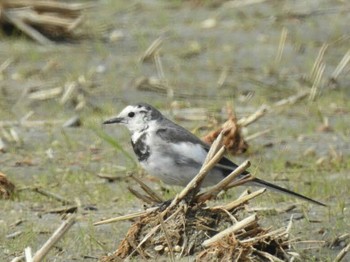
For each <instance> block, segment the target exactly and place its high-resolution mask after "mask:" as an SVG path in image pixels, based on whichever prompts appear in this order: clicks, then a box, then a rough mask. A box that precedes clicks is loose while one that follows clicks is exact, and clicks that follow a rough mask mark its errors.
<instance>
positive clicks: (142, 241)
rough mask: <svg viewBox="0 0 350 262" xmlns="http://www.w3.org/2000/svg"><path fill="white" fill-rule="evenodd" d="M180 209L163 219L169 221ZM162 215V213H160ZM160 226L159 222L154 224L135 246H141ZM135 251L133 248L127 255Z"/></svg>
mask: <svg viewBox="0 0 350 262" xmlns="http://www.w3.org/2000/svg"><path fill="white" fill-rule="evenodd" d="M180 211H182V209H181V208H178V209H177V210H176V211H175V212H174V213H172V214H171V215H170V216H169V217H168V218H167V219H165V222H167V221H169V220H170V219H172V218H173V217H174V216H176V215H177V214H178V213H179V212H180ZM161 215H162V214H161ZM159 228H160V224H158V225H156V226H155V227H154V228H152V229H151V230H150V231H149V232H148V234H147V235H146V236H145V237H144V238H143V239H142V240H141V241H140V243H139V244H138V246H137V247H141V246H142V245H143V243H145V242H146V241H147V240H148V239H149V238H150V237H151V236H152V235H153V234H155V233H156V232H157V230H158V229H159ZM134 252H135V250H134V251H133V252H131V253H130V255H129V256H128V257H131V256H132V255H133V253H134Z"/></svg>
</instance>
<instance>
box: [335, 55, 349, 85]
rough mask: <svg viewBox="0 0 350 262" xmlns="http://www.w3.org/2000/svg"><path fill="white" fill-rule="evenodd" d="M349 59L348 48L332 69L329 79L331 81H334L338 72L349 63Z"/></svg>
mask: <svg viewBox="0 0 350 262" xmlns="http://www.w3.org/2000/svg"><path fill="white" fill-rule="evenodd" d="M349 61H350V50H348V51H347V52H346V53H345V55H344V56H343V58H342V60H341V61H340V62H339V64H338V65H337V67H336V68H335V69H334V72H333V73H332V75H331V80H332V81H336V79H337V78H338V76H339V75H340V73H341V72H342V71H343V70H344V68H345V67H346V65H347V64H348V63H349Z"/></svg>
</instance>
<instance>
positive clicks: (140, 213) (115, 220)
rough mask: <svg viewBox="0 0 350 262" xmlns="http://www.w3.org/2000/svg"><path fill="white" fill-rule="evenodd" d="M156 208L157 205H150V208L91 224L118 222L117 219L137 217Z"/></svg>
mask: <svg viewBox="0 0 350 262" xmlns="http://www.w3.org/2000/svg"><path fill="white" fill-rule="evenodd" d="M157 209H158V207H151V208H148V209H146V210H145V211H141V212H136V213H132V214H128V215H124V216H119V217H114V218H109V219H105V220H102V221H99V222H95V223H94V224H93V225H94V226H99V225H105V224H110V223H114V222H118V221H123V220H129V219H133V218H137V217H140V216H144V215H148V214H149V213H152V212H154V211H156V210H157Z"/></svg>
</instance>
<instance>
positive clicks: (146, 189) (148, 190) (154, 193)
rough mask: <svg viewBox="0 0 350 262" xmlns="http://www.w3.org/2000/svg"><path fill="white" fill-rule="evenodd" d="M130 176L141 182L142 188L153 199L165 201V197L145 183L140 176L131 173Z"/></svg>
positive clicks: (157, 201) (158, 201) (159, 201)
mask: <svg viewBox="0 0 350 262" xmlns="http://www.w3.org/2000/svg"><path fill="white" fill-rule="evenodd" d="M130 177H131V178H132V179H134V180H135V181H136V182H137V183H139V184H140V186H141V188H142V189H143V190H144V191H145V192H146V193H147V194H148V195H149V196H150V197H151V198H152V199H153V201H154V202H156V203H161V202H164V199H163V198H162V197H161V196H159V195H158V194H157V193H156V192H154V191H153V190H152V189H151V188H150V187H149V186H147V185H146V184H145V183H143V182H142V181H141V180H140V179H139V178H138V177H135V176H133V175H131V176H130Z"/></svg>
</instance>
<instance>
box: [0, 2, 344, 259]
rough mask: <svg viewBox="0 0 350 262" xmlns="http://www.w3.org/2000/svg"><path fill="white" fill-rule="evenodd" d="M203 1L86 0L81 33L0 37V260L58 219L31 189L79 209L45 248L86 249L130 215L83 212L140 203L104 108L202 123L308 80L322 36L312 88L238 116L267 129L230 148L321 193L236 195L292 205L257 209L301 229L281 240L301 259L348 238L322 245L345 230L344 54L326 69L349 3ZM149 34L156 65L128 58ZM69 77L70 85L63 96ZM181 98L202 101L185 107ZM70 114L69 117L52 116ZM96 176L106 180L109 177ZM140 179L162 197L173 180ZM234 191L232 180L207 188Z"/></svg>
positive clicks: (288, 92)
mask: <svg viewBox="0 0 350 262" xmlns="http://www.w3.org/2000/svg"><path fill="white" fill-rule="evenodd" d="M203 2H205V3H202V1H190V2H187V1H168V2H165V1H99V2H97V4H96V7H95V8H94V9H92V10H90V11H88V12H87V14H86V20H85V23H84V25H83V27H82V28H81V30H82V32H84V34H85V37H84V38H83V39H82V40H80V41H74V42H63V43H58V44H56V45H53V46H41V45H39V44H37V43H35V42H32V41H31V40H29V39H27V38H26V37H24V36H18V35H16V36H11V37H8V36H5V35H2V36H1V42H0V64H2V65H4V64H5V63H8V66H2V67H1V68H2V70H1V71H0V79H1V81H0V137H1V138H2V141H3V142H4V144H5V147H4V148H3V149H2V150H1V151H0V172H2V173H4V174H6V175H7V176H8V178H9V179H10V180H11V181H12V182H13V183H14V184H15V185H16V187H17V189H20V191H18V192H17V193H16V195H15V196H14V198H13V199H11V200H0V208H1V209H0V210H1V212H0V260H1V261H9V260H11V259H12V258H14V257H15V256H18V255H21V254H22V252H23V250H24V248H25V247H27V246H30V247H31V248H32V250H33V251H35V250H37V249H38V248H39V247H40V246H41V245H42V244H43V243H44V242H45V241H46V239H47V238H48V237H49V236H50V234H51V233H52V232H53V231H54V230H55V229H56V228H57V227H58V226H59V225H60V223H61V221H62V220H61V215H60V214H57V213H55V212H53V211H54V210H55V209H57V208H62V207H64V206H65V205H64V204H62V202H60V201H57V199H53V198H50V197H47V196H43V195H41V194H38V193H37V192H34V191H33V188H40V189H43V190H45V191H47V192H51V193H54V194H57V195H59V196H61V197H63V198H64V199H66V200H69V201H70V202H71V204H72V205H75V204H76V203H79V204H80V205H81V209H80V211H79V212H80V219H79V222H78V223H77V224H76V225H74V227H73V228H72V229H71V230H70V231H69V232H68V233H67V234H66V235H65V237H64V238H63V239H62V240H61V241H60V242H59V243H58V244H57V246H56V247H55V248H54V249H53V250H52V251H51V252H50V254H49V257H48V259H47V261H73V260H78V261H82V260H86V261H88V260H96V259H97V258H99V257H100V256H102V255H105V254H107V253H109V252H112V251H114V250H115V248H116V246H117V244H118V243H119V241H120V240H121V239H122V238H123V236H124V233H125V232H126V230H127V228H128V226H129V225H130V223H129V222H121V223H117V224H110V225H104V226H99V227H94V226H93V225H92V224H93V223H94V222H96V221H99V220H102V219H105V218H109V217H113V216H117V215H121V214H125V213H129V212H133V211H137V210H140V209H141V208H142V203H141V202H140V201H139V200H137V199H136V198H135V197H134V196H132V195H131V194H130V193H129V191H128V190H127V186H129V185H134V184H135V182H133V181H131V180H129V179H127V178H126V174H127V173H134V174H138V175H140V176H141V175H143V176H144V175H145V174H143V172H142V170H141V169H140V168H139V167H138V166H137V164H136V162H135V157H134V155H133V153H132V149H131V146H130V144H129V137H128V133H127V131H126V130H125V129H124V128H122V127H117V126H109V127H103V126H102V125H101V123H102V121H103V120H104V119H106V118H108V117H110V116H112V115H115V114H116V113H117V112H119V111H120V110H121V109H122V108H123V107H124V106H125V105H127V104H129V103H135V102H139V101H144V102H148V103H151V104H153V105H154V106H156V107H158V108H159V109H160V110H162V111H163V112H165V113H166V114H167V116H169V117H170V118H172V119H175V120H176V121H177V122H178V123H180V124H181V125H184V126H186V127H187V128H189V129H190V130H193V131H195V132H196V134H197V135H203V134H205V133H206V132H207V131H208V130H205V129H203V128H200V127H203V126H207V125H209V124H212V123H213V119H219V120H220V119H221V120H222V121H223V120H225V117H226V114H225V108H226V105H227V103H229V104H231V105H233V106H234V108H235V111H236V113H237V116H238V118H241V117H245V116H248V115H249V114H251V113H253V112H254V111H256V110H257V109H258V108H260V107H261V106H262V105H263V104H265V105H268V106H271V105H273V104H274V103H275V102H276V101H279V100H280V99H283V98H286V97H289V96H292V95H294V94H297V93H299V92H305V91H309V90H311V88H312V86H313V83H314V80H313V79H312V77H310V75H311V72H312V68H313V66H314V64H315V61H316V58H317V55H318V53H319V51H320V49H321V47H322V46H323V45H324V44H328V47H327V49H326V51H325V54H324V57H323V59H322V62H323V63H324V64H325V70H324V72H323V74H322V75H321V81H320V83H319V85H318V87H319V88H318V89H317V93H316V97H315V99H314V100H313V101H310V100H309V99H308V96H307V97H306V98H305V99H302V100H300V101H298V102H297V103H295V104H294V105H287V106H283V107H278V108H275V107H274V108H273V110H271V111H270V112H269V113H268V114H266V115H265V116H264V117H263V118H261V119H260V120H259V121H257V122H256V123H254V124H252V125H250V126H248V127H247V128H246V129H244V134H245V135H246V136H249V135H251V134H254V133H256V132H259V131H262V130H266V129H268V128H269V129H271V131H270V132H269V133H267V134H265V135H263V136H260V137H258V138H256V139H253V140H251V141H249V145H250V148H249V150H248V152H246V153H245V154H243V155H240V156H237V157H233V159H234V160H235V161H236V162H238V163H241V162H243V161H244V160H245V159H250V160H251V162H252V167H251V168H250V170H251V171H252V172H253V173H254V174H256V175H257V176H258V177H260V178H264V179H266V180H270V181H275V182H276V183H278V184H280V185H283V186H285V187H288V188H290V189H293V190H295V191H297V192H299V193H302V194H305V195H308V196H310V197H312V198H315V199H317V200H319V201H322V202H325V203H327V204H328V205H329V207H327V208H323V207H318V206H314V205H311V204H308V203H305V202H302V201H300V200H297V199H294V198H291V197H288V196H283V195H280V194H276V193H266V194H264V195H263V196H262V197H260V198H258V199H255V200H254V201H252V202H251V203H250V205H249V206H250V207H251V208H253V207H259V208H260V207H269V208H271V207H276V208H279V207H287V206H289V205H291V204H296V205H297V207H296V208H295V209H293V210H291V211H289V212H287V213H283V214H276V213H275V212H272V211H270V212H259V215H260V217H261V219H262V221H263V222H264V224H266V226H272V227H273V228H275V227H277V226H282V225H286V224H287V223H288V221H289V219H290V217H291V215H293V216H294V219H295V221H294V224H293V229H292V235H291V239H294V240H299V241H301V242H297V243H296V244H295V245H294V247H295V250H296V252H299V253H300V254H301V256H302V260H303V261H331V260H332V259H333V258H334V257H335V256H336V254H337V253H338V252H339V251H340V249H341V248H342V247H343V246H344V245H345V243H346V241H348V242H349V239H347V240H346V239H345V241H340V242H339V243H335V244H334V245H331V246H329V245H327V243H328V242H330V241H332V240H334V239H335V237H337V236H340V235H343V234H346V233H350V231H349V228H350V220H349V217H350V212H349V206H350V195H349V191H350V178H349V171H350V157H349V155H350V146H349V142H350V138H349V137H350V120H349V119H350V102H349V101H350V99H349V97H350V88H349V86H350V66H349V65H347V66H346V67H345V68H344V70H342V71H341V72H340V74H339V76H337V78H336V81H330V79H331V77H332V74H333V72H334V70H335V69H336V67H337V65H338V64H339V62H340V61H341V60H342V58H343V56H344V55H345V54H346V52H347V51H348V50H349V47H350V27H349V21H350V14H349V10H350V6H349V3H347V2H346V1H301V0H300V1H261V2H257V3H255V4H247V5H237V3H243V1H232V2H224V3H217V4H212V3H211V2H210V1H203ZM217 2H219V1H217ZM284 34H285V36H286V37H285V43H284V45H282V46H283V48H280V53H279V46H281V45H280V42H281V40H280V39H281V36H283V35H284ZM160 36H162V37H163V44H162V48H161V50H160V51H159V61H160V62H161V65H162V69H163V75H162V74H161V73H160V72H159V68H158V70H157V66H156V65H155V63H154V61H152V60H151V61H149V62H145V63H141V62H140V57H141V56H142V55H143V53H144V51H145V50H146V49H147V48H148V47H149V45H150V44H151V43H152V42H153V41H154V40H155V39H157V38H158V37H160ZM282 38H283V37H282ZM279 54H280V55H279ZM5 65H6V64H5ZM141 77H146V78H147V77H152V78H159V77H164V79H165V80H166V83H167V85H168V88H165V89H164V88H163V89H162V88H161V89H159V90H158V89H157V90H153V89H152V88H150V89H149V88H148V87H147V88H148V89H147V90H140V86H137V84H136V83H137V82H138V81H139V80H140V78H141ZM219 79H220V80H219ZM72 83H73V84H74V85H75V88H73V91H72V93H71V94H70V95H69V96H68V97H67V99H65V98H64V94H65V92H66V90H68V88H69V86H70V85H72ZM55 88H56V91H55ZM50 89H53V90H54V91H55V92H56V93H54V95H52V97H44V98H43V97H40V96H39V98H38V93H37V92H39V91H43V90H50ZM39 94H40V93H39ZM40 98H41V99H40ZM194 108H197V109H198V108H200V109H201V110H199V113H198V110H197V111H196V112H197V113H196V114H192V112H194V111H193V109H194ZM175 109H176V110H175ZM187 109H190V113H188V111H186V112H185V111H184V110H187ZM191 110H192V111H191ZM28 113H30V115H28ZM75 116H78V117H79V118H80V122H81V126H79V127H63V124H64V123H65V122H66V121H67V120H69V119H70V118H72V117H75ZM23 117H26V121H25V122H23V123H22V124H20V122H19V121H20V120H21V119H23ZM11 121H14V122H11ZM16 135H17V136H16ZM111 138H112V140H111ZM98 175H105V176H118V177H119V179H117V180H114V181H113V182H110V181H108V180H106V179H103V178H100V177H99V176H98ZM149 184H150V185H152V186H153V187H154V188H156V189H157V190H159V191H160V192H162V193H163V194H164V195H165V197H166V198H170V197H172V196H174V195H175V194H176V192H178V191H179V188H175V187H169V186H166V185H162V184H159V183H155V182H151V181H149ZM242 190H243V189H241V188H240V189H234V190H232V191H231V192H229V193H228V194H226V195H225V196H223V198H222V199H221V200H220V201H229V200H230V199H233V198H234V197H235V196H237V195H238V194H239V193H240V192H241V191H242ZM17 222H18V223H17ZM304 240H305V242H303V241H304ZM348 259H349V258H348ZM345 260H346V259H345Z"/></svg>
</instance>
